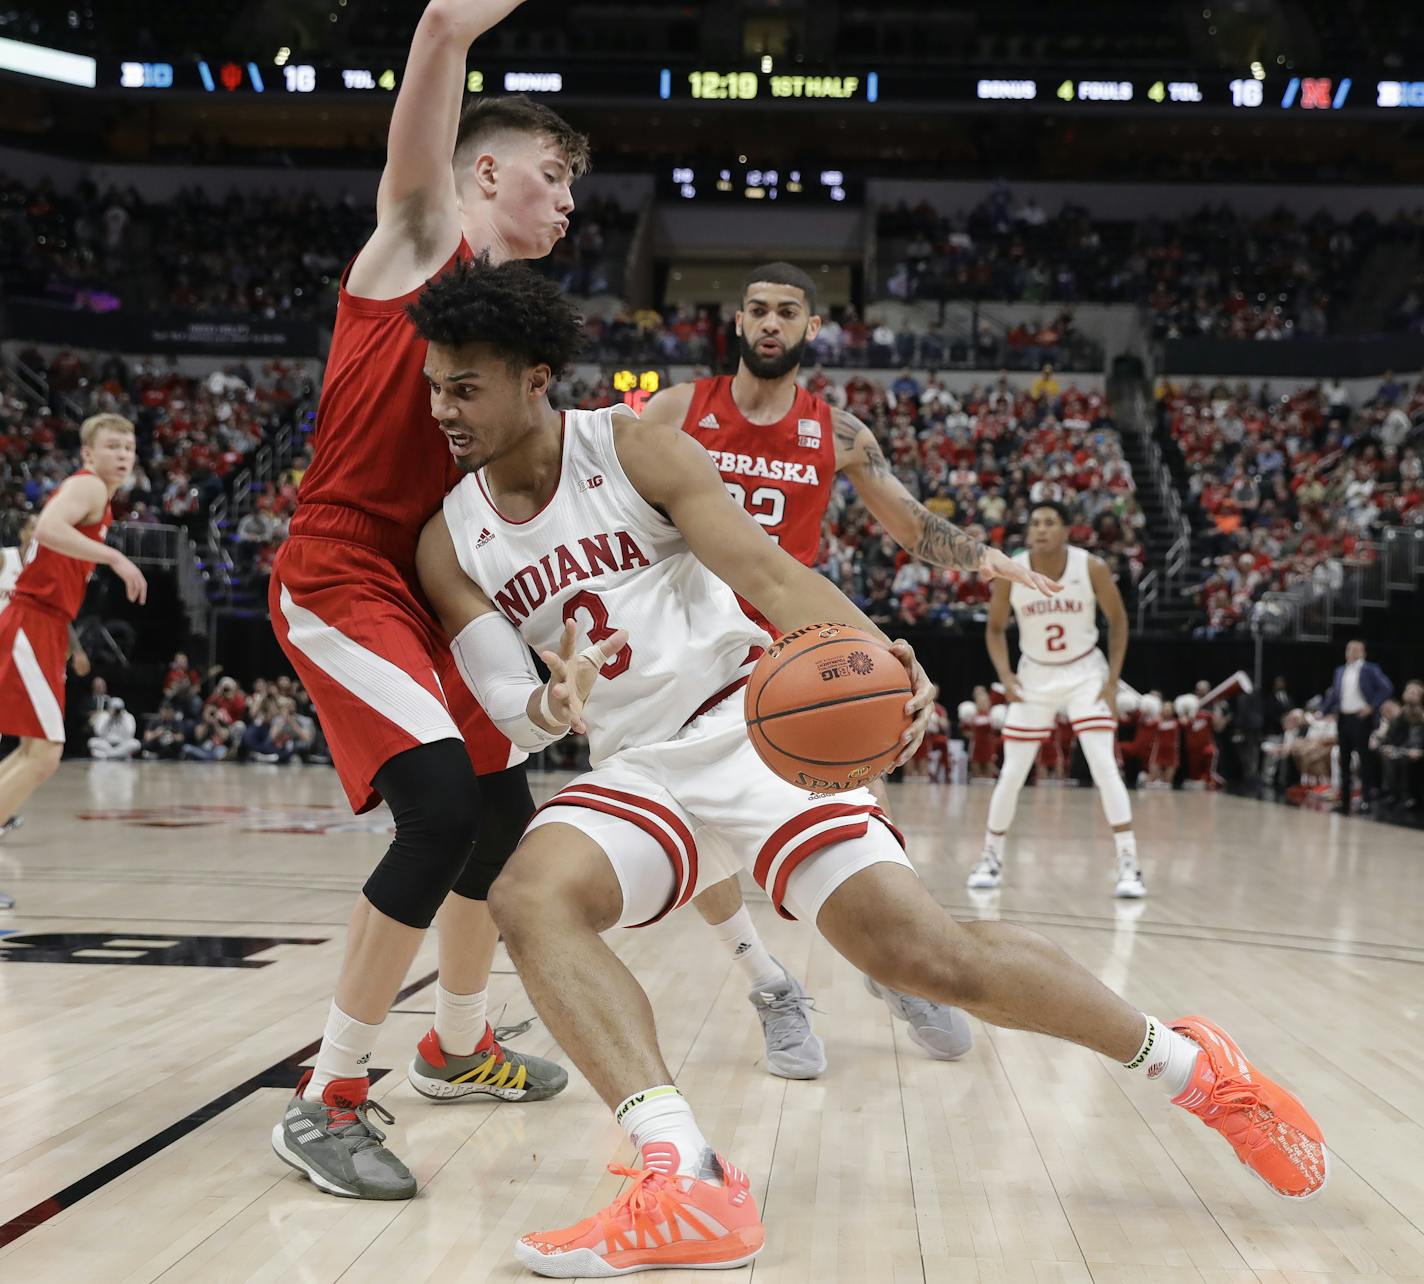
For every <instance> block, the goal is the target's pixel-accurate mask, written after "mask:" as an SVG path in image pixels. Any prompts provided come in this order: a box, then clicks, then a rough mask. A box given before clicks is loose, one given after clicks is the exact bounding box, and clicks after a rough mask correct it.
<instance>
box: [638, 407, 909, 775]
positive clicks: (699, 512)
mask: <svg viewBox="0 0 1424 1284" xmlns="http://www.w3.org/2000/svg"><path fill="white" fill-rule="evenodd" d="M616 431H617V434H618V436H617V445H618V458H619V461H620V462H621V463H622V465H623V471H624V472H626V473H627V474H628V479H629V480H630V481H631V482H632V483H633V485H634V487H635V488H636V489H637V491H638V493H639V494H640V495H642V497H643V498H644V499H645V500H647V501H648V503H650V504H652V505H653V506H654V507H655V508H658V509H660V510H661V511H662V512H664V513H666V514H667V516H668V519H669V520H670V521H671V522H672V523H673V525H675V526H676V527H677V529H678V530H679V531H680V532H681V533H682V537H683V538H684V539H685V540H686V541H687V545H688V547H689V548H690V549H691V550H692V552H693V555H694V556H695V557H696V558H697V560H698V561H699V562H701V563H702V564H703V565H704V566H705V567H707V569H708V570H709V571H711V572H712V573H713V574H714V575H715V576H717V578H718V579H720V580H721V581H722V582H723V583H724V584H726V585H727V586H728V587H729V588H730V589H732V591H733V592H735V593H738V594H740V595H741V596H742V597H743V598H745V599H746V600H747V601H748V602H750V603H751V604H752V605H753V606H754V607H756V609H757V610H758V611H760V612H761V613H762V614H763V615H764V616H766V618H767V619H768V620H770V621H771V622H772V624H774V625H775V626H776V627H777V628H778V629H779V630H780V631H781V632H783V633H790V632H791V631H792V630H794V629H799V628H802V627H803V626H805V625H808V624H824V623H837V624H848V625H851V626H853V627H854V628H857V629H862V630H864V631H865V632H866V633H869V634H870V635H871V636H873V637H878V638H881V639H883V640H884V641H885V642H886V644H887V645H892V647H893V649H894V650H895V653H896V655H897V656H899V658H900V660H901V662H902V663H903V664H904V665H905V667H906V669H907V670H908V671H909V673H910V676H911V681H912V683H913V685H914V689H915V695H914V697H913V699H912V700H911V701H910V702H909V704H908V705H907V708H908V711H909V712H910V713H911V714H912V716H913V718H914V723H913V725H912V726H911V729H910V731H909V732H907V733H906V737H907V739H906V750H905V751H904V753H902V755H901V759H900V760H901V761H904V759H905V757H906V756H908V755H910V754H913V752H914V750H915V749H916V748H918V746H919V743H920V740H921V739H922V738H923V737H924V730H925V725H926V723H927V721H928V718H929V708H930V706H931V704H932V702H933V700H934V686H933V684H932V683H931V682H930V681H929V679H928V678H926V677H925V675H924V671H923V670H922V669H921V668H920V666H919V662H918V661H917V660H916V659H915V657H914V652H913V651H912V650H911V649H910V647H909V645H908V644H907V643H905V642H895V643H893V644H891V643H890V639H889V638H887V637H886V636H885V634H884V633H882V632H881V631H880V630H879V629H878V628H876V626H875V625H874V624H873V623H872V622H871V621H870V620H869V619H868V618H867V617H866V616H865V615H863V614H862V613H861V611H860V610H859V608H858V607H856V606H855V604H854V603H853V602H851V601H850V599H849V598H847V597H846V596H845V594H843V593H842V592H841V591H840V589H838V588H836V586H835V585H834V584H832V583H831V582H830V581H829V580H828V579H826V578H824V577H823V576H821V575H818V574H817V573H816V572H815V571H813V570H811V569H810V567H807V566H803V565H802V564H801V563H800V562H798V561H797V560H796V559H795V558H794V557H792V556H791V555H790V554H789V553H787V552H786V551H785V550H784V549H783V548H782V547H781V546H780V545H779V544H778V543H777V542H776V541H775V540H772V539H768V538H767V537H766V533H765V532H764V531H763V530H762V528H761V527H760V526H758V525H757V524H756V522H755V521H753V520H752V518H751V517H750V516H749V515H748V514H747V512H746V511H745V510H744V509H743V508H742V507H741V506H740V505H739V504H737V503H735V502H734V501H733V500H732V498H731V496H729V495H728V494H727V489H726V487H725V486H724V485H723V484H722V477H721V475H720V474H719V473H718V472H717V469H716V468H714V467H713V465H712V461H711V459H710V458H709V457H708V455H707V452H706V451H705V450H704V449H703V448H702V447H701V445H699V444H698V443H697V442H696V441H694V440H693V439H692V438H691V437H689V436H687V435H686V434H685V433H683V432H680V431H678V430H676V429H672V428H667V427H665V426H661V425H656V424H653V425H649V424H645V423H641V422H634V421H630V420H624V421H620V422H619V424H618V428H617V430H616Z"/></svg>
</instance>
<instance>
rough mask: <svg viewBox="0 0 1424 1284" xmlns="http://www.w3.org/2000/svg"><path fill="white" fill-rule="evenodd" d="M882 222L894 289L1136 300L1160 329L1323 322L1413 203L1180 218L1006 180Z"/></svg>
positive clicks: (1255, 331)
mask: <svg viewBox="0 0 1424 1284" xmlns="http://www.w3.org/2000/svg"><path fill="white" fill-rule="evenodd" d="M878 232H879V237H880V250H879V256H880V263H881V266H882V270H883V280H882V284H883V286H884V288H885V290H886V292H887V293H888V294H890V295H892V296H894V297H897V298H901V299H957V300H964V299H993V300H1004V301H1010V302H1024V303H1046V302H1048V301H1049V300H1054V301H1057V302H1065V303H1072V302H1083V301H1089V300H1091V301H1094V302H1102V303H1135V304H1138V305H1140V306H1142V307H1144V308H1146V309H1147V311H1148V313H1149V314H1150V316H1151V320H1152V329H1153V334H1154V336H1155V337H1157V338H1159V339H1167V338H1202V337H1212V338H1231V339H1288V338H1292V337H1294V336H1297V335H1300V336H1318V335H1323V334H1326V333H1328V332H1330V330H1331V329H1332V326H1333V325H1334V324H1336V323H1337V322H1338V320H1339V317H1340V315H1341V312H1342V310H1343V304H1344V302H1345V301H1346V300H1347V298H1348V294H1349V290H1350V287H1351V286H1352V285H1353V284H1354V283H1355V281H1356V278H1357V276H1358V272H1359V267H1360V265H1361V263H1362V261H1363V259H1364V256H1365V255H1366V254H1367V253H1368V252H1369V251H1370V250H1372V249H1373V248H1375V247H1376V246H1378V245H1381V244H1385V243H1388V242H1392V241H1404V240H1410V241H1416V242H1417V241H1418V240H1419V224H1418V221H1417V216H1416V215H1412V214H1403V213H1401V214H1400V215H1399V216H1397V217H1396V218H1395V219H1394V220H1392V221H1391V222H1388V223H1383V222H1381V221H1380V220H1379V219H1377V218H1376V217H1375V216H1374V215H1373V214H1368V213H1362V214H1358V215H1356V216H1355V217H1354V218H1353V219H1350V220H1348V221H1345V220H1339V219H1335V218H1333V217H1331V216H1330V215H1327V214H1325V213H1323V212H1320V213H1316V214H1314V215H1311V216H1308V217H1301V216H1300V215H1298V214H1296V213H1294V212H1291V211H1288V210H1286V209H1284V208H1282V209H1280V210H1277V211H1275V212H1274V213H1272V214H1268V215H1265V216H1261V217H1248V216H1245V215H1242V214H1239V213H1237V212H1235V211H1232V210H1230V209H1227V208H1224V207H1221V208H1212V207H1209V206H1206V207H1203V208H1202V209H1201V210H1199V211H1198V212H1197V213H1195V214H1193V215H1190V216H1188V217H1184V218H1179V219H1161V218H1155V217H1149V218H1145V219H1135V220H1130V221H1128V220H1112V219H1095V218H1093V217H1092V216H1091V215H1090V214H1089V213H1088V211H1087V210H1085V209H1083V208H1082V207H1080V206H1076V205H1072V204H1064V205H1063V206H1062V208H1060V209H1059V210H1058V211H1057V212H1056V213H1052V214H1050V213H1049V212H1048V211H1047V210H1045V209H1044V207H1043V206H1042V205H1041V204H1040V203H1039V202H1038V200H1037V199H1036V198H1034V197H1033V196H1029V197H1026V198H1022V199H1020V198H1016V197H1015V196H1014V194H1013V192H1012V191H1011V190H1010V189H1009V188H1008V187H1007V186H1005V185H1002V184H1000V185H997V186H995V187H994V188H993V189H992V191H991V192H990V194H989V195H988V197H986V199H985V200H983V201H982V202H981V203H980V204H978V205H977V206H975V207H974V208H973V209H971V210H969V211H968V212H964V211H955V212H951V213H945V212H942V211H939V210H936V209H934V208H933V207H932V206H931V205H929V204H928V203H927V202H921V203H919V204H918V205H915V206H913V207H912V206H910V205H909V204H908V203H905V202H902V203H900V204H899V205H897V206H895V207H893V208H886V209H883V210H881V211H880V214H879V223H878ZM1421 310H1424V309H1421ZM1401 324H1402V322H1401Z"/></svg>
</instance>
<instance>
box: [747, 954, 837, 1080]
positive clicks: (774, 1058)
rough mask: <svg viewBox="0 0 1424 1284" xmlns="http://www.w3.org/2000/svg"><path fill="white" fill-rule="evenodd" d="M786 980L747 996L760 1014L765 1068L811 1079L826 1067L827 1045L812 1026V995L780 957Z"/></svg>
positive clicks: (798, 1077) (779, 965)
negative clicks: (764, 1046) (764, 1050)
mask: <svg viewBox="0 0 1424 1284" xmlns="http://www.w3.org/2000/svg"><path fill="white" fill-rule="evenodd" d="M772 962H773V963H775V964H776V966H777V967H779V968H781V971H782V975H783V976H785V978H786V979H785V980H784V981H782V982H780V983H779V984H777V985H772V986H765V987H758V988H756V989H754V990H752V991H751V992H750V993H749V994H748V995H747V998H749V999H750V1000H751V1004H752V1007H754V1008H755V1009H756V1013H757V1016H758V1017H760V1018H761V1033H762V1037H763V1038H764V1039H765V1040H766V1068H767V1069H768V1070H770V1071H771V1073H772V1074H776V1075H780V1076H781V1077H782V1078H783V1079H814V1078H816V1076H817V1075H820V1074H824V1073H825V1069H826V1045H825V1044H824V1043H822V1042H821V1040H820V1038H819V1036H818V1035H817V1034H816V1032H815V1031H814V1030H812V1029H811V998H810V996H809V995H807V993H806V991H805V990H803V989H802V988H801V983H800V982H799V981H798V980H797V979H796V978H795V977H794V976H792V975H791V973H790V972H788V971H787V970H786V968H785V967H784V966H783V965H782V963H781V961H780V960H779V959H773V960H772Z"/></svg>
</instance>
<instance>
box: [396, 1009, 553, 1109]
mask: <svg viewBox="0 0 1424 1284" xmlns="http://www.w3.org/2000/svg"><path fill="white" fill-rule="evenodd" d="M528 1028H529V1027H528V1024H526V1025H525V1026H524V1027H523V1029H528ZM510 1033H523V1030H521V1029H520V1027H518V1026H515V1027H513V1028H512V1031H505V1030H493V1029H491V1028H490V1027H489V1026H488V1025H486V1026H485V1037H484V1038H483V1039H481V1040H480V1042H479V1046H478V1047H476V1048H475V1050H474V1051H473V1052H472V1053H470V1055H469V1056H467V1057H457V1056H456V1055H455V1054H454V1053H453V1052H446V1051H445V1050H444V1049H443V1048H442V1047H441V1046H440V1036H439V1035H438V1034H436V1033H435V1031H434V1029H431V1030H428V1031H427V1032H426V1035H425V1037H424V1038H423V1039H421V1041H420V1043H419V1045H418V1046H417V1047H416V1051H415V1057H414V1059H413V1060H412V1061H411V1063H410V1068H409V1069H408V1070H407V1071H406V1077H407V1078H408V1079H409V1080H410V1084H411V1087H413V1088H414V1089H415V1090H416V1091H417V1092H418V1093H420V1095H421V1096H422V1097H429V1098H430V1099H431V1100H432V1101H454V1100H457V1099H459V1098H461V1097H476V1096H483V1097H498V1098H499V1099H500V1100H502V1101H546V1100H547V1099H548V1098H550V1097H556V1096H558V1094H559V1093H561V1092H562V1091H563V1090H564V1088H565V1087H567V1086H568V1082H569V1072H568V1071H567V1070H565V1069H564V1067H563V1066H561V1065H559V1063H558V1062H556V1061H546V1060H545V1059H544V1058H543V1057H531V1056H529V1055H527V1054H526V1053H523V1052H516V1051H515V1050H514V1049H513V1048H509V1047H506V1046H505V1045H504V1044H503V1043H501V1042H500V1036H501V1035H503V1036H505V1037H508V1036H509V1034H510Z"/></svg>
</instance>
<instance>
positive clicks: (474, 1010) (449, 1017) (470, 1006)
mask: <svg viewBox="0 0 1424 1284" xmlns="http://www.w3.org/2000/svg"><path fill="white" fill-rule="evenodd" d="M488 1007H489V991H488V990H481V991H480V992H479V993H478V994H452V993H450V991H449V990H447V989H446V988H445V987H444V986H443V985H441V984H440V982H439V981H437V982H436V983H435V1034H436V1036H437V1037H438V1038H439V1040H440V1047H441V1050H442V1051H444V1052H447V1053H449V1054H450V1055H451V1056H456V1057H468V1056H469V1055H470V1053H472V1052H473V1051H474V1050H475V1048H476V1047H477V1046H478V1045H479V1042H480V1040H481V1039H483V1038H484V1037H485V1012H486V1010H487V1009H488Z"/></svg>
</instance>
